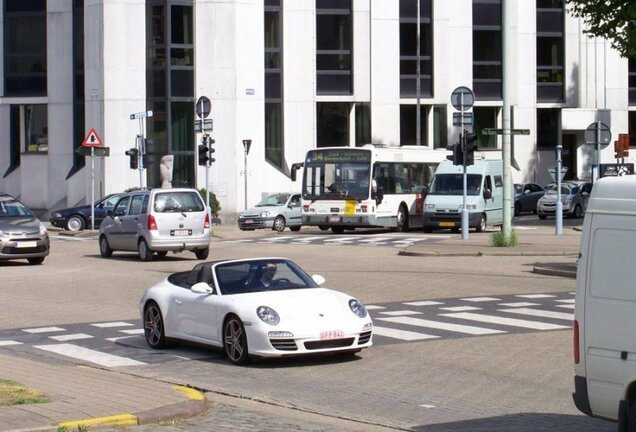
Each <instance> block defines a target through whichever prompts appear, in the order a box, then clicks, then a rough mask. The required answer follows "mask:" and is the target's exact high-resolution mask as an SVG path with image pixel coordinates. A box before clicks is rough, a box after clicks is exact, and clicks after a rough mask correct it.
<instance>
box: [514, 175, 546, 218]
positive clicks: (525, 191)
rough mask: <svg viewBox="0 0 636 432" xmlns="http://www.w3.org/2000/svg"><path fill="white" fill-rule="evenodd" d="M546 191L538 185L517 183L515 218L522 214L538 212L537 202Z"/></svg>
mask: <svg viewBox="0 0 636 432" xmlns="http://www.w3.org/2000/svg"><path fill="white" fill-rule="evenodd" d="M545 193H546V191H545V189H543V188H542V187H541V186H539V185H538V184H534V183H525V184H518V183H515V216H519V215H520V214H521V213H522V212H532V213H536V212H537V201H539V198H541V197H542V196H543V195H545Z"/></svg>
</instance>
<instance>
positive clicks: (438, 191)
mask: <svg viewBox="0 0 636 432" xmlns="http://www.w3.org/2000/svg"><path fill="white" fill-rule="evenodd" d="M466 180H467V191H466V194H467V195H479V193H480V190H481V175H480V174H468V175H467V179H466ZM428 194H429V195H463V194H464V176H463V174H435V176H434V177H433V183H432V184H431V188H430V190H429V191H428Z"/></svg>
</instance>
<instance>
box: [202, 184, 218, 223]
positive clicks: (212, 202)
mask: <svg viewBox="0 0 636 432" xmlns="http://www.w3.org/2000/svg"><path fill="white" fill-rule="evenodd" d="M199 195H201V199H203V202H205V195H206V190H205V188H201V189H199ZM210 210H211V213H212V216H218V214H219V212H220V211H221V203H220V202H219V200H217V199H216V195H215V194H214V192H212V191H210Z"/></svg>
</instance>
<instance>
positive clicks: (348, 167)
mask: <svg viewBox="0 0 636 432" xmlns="http://www.w3.org/2000/svg"><path fill="white" fill-rule="evenodd" d="M370 179H371V153H370V152H369V151H365V150H354V149H342V150H324V151H321V150H315V151H310V152H309V154H308V156H307V160H306V161H305V176H304V182H303V199H306V200H312V201H315V200H320V199H333V200H339V199H355V200H365V199H368V198H369V194H370Z"/></svg>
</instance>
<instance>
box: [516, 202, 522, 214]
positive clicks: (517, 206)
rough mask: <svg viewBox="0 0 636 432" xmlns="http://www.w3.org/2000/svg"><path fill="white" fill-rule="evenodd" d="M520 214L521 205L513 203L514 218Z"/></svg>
mask: <svg viewBox="0 0 636 432" xmlns="http://www.w3.org/2000/svg"><path fill="white" fill-rule="evenodd" d="M520 214H521V203H520V202H517V203H515V216H519V215H520Z"/></svg>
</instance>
